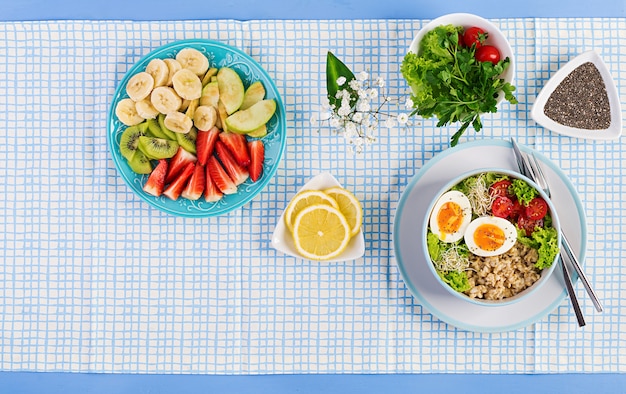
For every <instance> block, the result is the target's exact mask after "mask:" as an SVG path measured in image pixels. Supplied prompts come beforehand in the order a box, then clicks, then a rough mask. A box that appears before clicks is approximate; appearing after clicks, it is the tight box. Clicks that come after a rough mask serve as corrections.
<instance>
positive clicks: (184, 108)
mask: <svg viewBox="0 0 626 394" xmlns="http://www.w3.org/2000/svg"><path fill="white" fill-rule="evenodd" d="M191 101H192V100H183V103H182V104H181V105H180V107H179V108H178V112H187V109H189V106H190V105H191Z"/></svg>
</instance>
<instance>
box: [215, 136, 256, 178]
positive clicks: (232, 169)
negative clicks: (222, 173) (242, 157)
mask: <svg viewBox="0 0 626 394" xmlns="http://www.w3.org/2000/svg"><path fill="white" fill-rule="evenodd" d="M215 151H216V152H217V157H219V159H220V161H221V162H222V166H223V167H224V170H226V173H227V174H228V176H229V177H230V179H232V180H233V182H235V185H237V186H239V185H241V184H242V183H244V182H245V181H246V179H248V175H249V174H248V170H246V169H245V168H244V167H242V166H240V165H239V163H237V160H236V159H235V158H234V157H233V155H232V154H231V153H230V150H229V149H228V148H227V147H226V145H225V144H224V143H223V142H222V141H217V142H216V143H215Z"/></svg>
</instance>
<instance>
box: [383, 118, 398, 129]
mask: <svg viewBox="0 0 626 394" xmlns="http://www.w3.org/2000/svg"><path fill="white" fill-rule="evenodd" d="M395 126H396V120H395V119H394V118H388V119H387V120H385V127H387V128H388V129H393V128H394V127H395Z"/></svg>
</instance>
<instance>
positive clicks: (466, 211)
mask: <svg viewBox="0 0 626 394" xmlns="http://www.w3.org/2000/svg"><path fill="white" fill-rule="evenodd" d="M447 202H453V203H455V204H457V205H458V206H459V207H460V208H461V212H462V215H463V219H462V223H461V225H460V226H459V229H458V230H457V231H454V232H452V233H445V232H443V231H442V230H441V228H440V227H439V223H438V222H437V215H438V214H439V211H440V210H441V208H442V206H443V205H444V204H445V203H447ZM471 220H472V206H471V204H470V201H469V199H468V198H467V196H466V195H465V194H463V193H461V192H460V191H457V190H451V191H449V192H446V193H444V194H442V195H441V197H439V199H438V200H437V202H436V203H435V206H434V207H433V210H432V212H431V214H430V223H429V224H430V231H432V232H433V234H435V235H436V236H438V237H439V239H440V240H442V241H443V242H447V243H452V242H456V241H458V240H460V239H461V238H463V235H464V234H465V231H466V229H467V226H469V224H470V222H471Z"/></svg>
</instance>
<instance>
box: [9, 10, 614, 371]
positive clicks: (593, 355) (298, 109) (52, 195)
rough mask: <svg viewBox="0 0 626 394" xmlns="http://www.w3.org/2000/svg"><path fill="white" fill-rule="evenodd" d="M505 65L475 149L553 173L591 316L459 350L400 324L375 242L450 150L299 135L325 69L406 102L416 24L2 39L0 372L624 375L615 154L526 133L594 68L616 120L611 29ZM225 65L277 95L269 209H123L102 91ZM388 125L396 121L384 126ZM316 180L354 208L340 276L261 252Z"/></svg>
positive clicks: (530, 32) (447, 340)
mask: <svg viewBox="0 0 626 394" xmlns="http://www.w3.org/2000/svg"><path fill="white" fill-rule="evenodd" d="M494 22H495V23H496V24H497V25H499V26H500V27H501V28H502V30H503V31H504V33H505V34H506V35H507V36H508V37H509V39H510V41H511V44H512V47H513V50H514V52H515V54H516V55H517V75H516V85H517V87H518V90H517V93H516V94H517V97H518V99H519V101H520V104H518V105H517V106H514V107H513V106H510V105H508V104H504V105H502V106H501V108H500V110H499V112H498V113H497V114H494V115H492V116H489V117H485V119H484V123H485V129H484V130H483V132H482V133H481V134H478V135H477V134H475V133H473V132H468V133H467V136H466V137H464V140H466V141H467V140H473V139H480V138H484V137H493V138H508V137H509V136H514V137H516V138H517V139H518V140H519V141H520V142H521V143H523V144H527V145H530V146H534V147H536V148H537V149H538V150H539V151H541V152H543V153H544V154H546V155H547V156H548V157H550V158H551V159H552V160H553V161H555V162H556V163H557V164H558V165H559V166H560V167H561V168H562V169H563V171H564V172H565V173H566V174H567V175H568V176H569V177H570V179H571V180H572V182H573V183H574V185H575V187H576V189H577V191H578V192H579V194H580V197H581V200H582V201H583V204H584V208H585V211H586V213H587V219H588V232H589V239H588V243H587V247H588V252H587V259H586V261H585V267H586V268H585V269H586V271H587V273H588V274H589V276H590V279H591V280H592V282H593V283H594V284H595V287H596V289H597V291H598V293H599V295H600V297H601V298H602V299H603V301H604V304H605V308H606V310H605V312H604V313H602V314H598V313H595V312H594V310H593V306H592V304H591V303H590V301H589V299H588V298H587V297H586V296H585V293H584V290H583V289H582V286H580V284H578V285H577V292H578V295H579V296H580V299H581V302H582V306H583V310H584V311H585V313H586V315H587V321H588V325H587V326H586V327H585V328H584V329H579V328H578V327H577V325H576V322H575V318H574V316H573V314H572V311H571V308H570V307H569V305H568V304H567V301H564V302H563V303H562V304H561V305H560V306H559V307H558V308H557V309H556V310H554V311H553V312H552V313H551V314H550V315H549V316H547V317H546V318H544V319H543V320H541V321H540V322H537V323H536V324H533V325H531V326H529V327H527V328H523V329H520V330H517V331H512V332H507V333H501V334H481V333H474V332H467V331H463V330H460V329H457V328H455V327H453V326H450V325H447V324H445V323H443V322H441V321H440V320H439V319H437V318H436V317H434V316H433V315H431V314H430V313H428V312H427V311H426V310H425V309H423V308H422V306H421V305H420V304H419V303H418V302H416V300H415V299H414V298H413V297H412V296H411V293H410V292H409V290H408V289H407V287H406V286H405V284H404V282H403V281H402V279H401V277H400V274H399V271H398V268H397V266H396V263H395V260H394V256H393V245H392V225H393V223H392V221H393V216H394V213H395V210H396V207H397V203H398V200H399V198H400V195H401V193H402V191H403V190H404V188H405V187H406V185H407V184H408V182H409V181H410V180H411V178H412V177H413V176H414V175H415V173H416V172H417V170H418V169H419V168H421V167H422V166H423V165H424V164H425V163H426V162H427V161H428V160H429V159H430V158H432V157H433V155H435V154H436V153H438V152H440V151H442V150H444V149H445V148H446V147H447V144H448V139H449V136H450V135H451V133H452V132H453V131H454V130H455V128H454V127H452V128H444V129H439V128H436V127H435V121H434V120H420V121H419V122H418V123H417V124H416V125H415V126H414V127H413V128H412V129H410V130H404V129H400V128H395V129H386V128H381V129H379V130H378V132H377V141H376V143H375V144H374V145H371V146H369V147H368V148H367V150H366V152H365V153H364V154H362V155H360V156H353V155H350V154H348V153H347V152H346V149H345V143H344V140H343V138H342V137H341V136H340V135H337V134H335V133H333V132H332V131H331V130H330V129H329V128H325V127H322V128H319V127H314V126H311V125H310V123H309V122H308V120H309V118H310V117H311V116H312V114H314V113H315V112H316V111H318V109H319V104H320V102H321V99H322V97H323V96H324V95H325V94H326V91H325V74H324V70H325V59H326V52H327V51H328V50H331V51H333V52H334V53H335V54H336V55H337V56H339V57H340V58H341V59H342V60H343V61H344V62H345V63H346V64H348V65H349V66H350V67H351V68H352V69H353V70H355V71H361V70H363V71H369V72H370V73H371V74H372V75H378V76H382V77H383V78H385V80H386V82H387V84H386V87H387V89H388V94H389V95H391V96H392V97H399V98H404V97H406V95H407V93H408V88H407V86H406V83H405V82H404V80H403V79H402V77H401V76H400V73H399V65H400V62H401V60H402V58H403V56H404V54H405V52H406V49H407V48H408V46H409V44H410V42H411V40H412V39H413V36H414V35H415V34H416V32H417V31H418V30H419V28H420V27H421V26H422V25H423V24H424V21H417V20H356V21H249V22H236V21H185V22H177V21H172V22H158V23H157V22H154V23H150V22H130V21H100V22H96V21H59V22H51V21H44V22H15V23H13V22H11V23H1V24H0V125H1V126H2V127H1V133H2V134H3V135H4V137H5V138H3V140H2V141H3V143H2V144H0V157H1V158H2V159H1V160H0V183H1V185H2V187H1V188H0V215H1V217H0V369H2V370H12V371H27V370H37V371H75V372H79V371H80V372H87V371H90V372H129V373H203V374H244V373H245V374H265V373H408V372H411V373H419V372H430V373H432V372H477V373H481V372H484V373H495V372H502V373H534V372H537V373H551V372H626V334H625V333H626V300H624V297H622V296H621V293H622V292H623V290H624V289H625V288H626V265H625V264H623V262H624V261H626V259H625V257H626V256H625V254H626V230H625V228H626V226H624V225H625V224H626V220H625V218H626V208H624V205H623V204H622V200H623V196H624V195H626V182H624V179H626V178H625V175H626V170H625V169H626V147H624V144H623V143H622V142H621V140H620V141H613V142H590V141H584V140H576V139H571V138H566V137H561V136H559V135H556V134H553V133H551V132H548V131H546V130H544V129H542V128H540V127H538V126H537V125H536V124H535V123H534V122H533V121H532V120H530V118H529V110H530V106H531V105H532V102H533V100H534V97H535V96H536V94H537V93H538V91H539V89H540V88H541V86H543V84H544V83H545V82H546V80H547V79H548V78H549V76H550V75H551V74H552V73H554V72H555V71H556V70H557V69H558V68H559V67H560V66H561V65H562V64H564V63H565V62H566V61H567V60H569V59H570V58H572V57H573V56H574V55H576V54H579V53H582V52H583V51H586V50H588V49H592V48H595V49H599V50H600V51H601V53H602V56H603V59H604V60H605V61H606V63H607V64H608V67H609V69H610V71H611V73H612V75H613V77H614V78H615V80H616V82H617V84H618V87H619V92H620V95H621V100H622V101H625V100H624V94H625V93H626V91H625V90H624V89H626V84H625V82H626V81H625V78H626V76H625V75H624V72H623V71H622V70H621V68H623V66H622V65H623V64H626V33H625V32H626V21H624V20H623V19H538V20H534V19H507V20H495V21H494ZM185 38H207V39H213V40H218V41H221V42H224V43H226V44H230V45H233V46H236V47H238V48H240V49H242V50H243V51H245V52H247V53H248V54H250V55H251V56H252V57H253V58H255V59H256V60H257V61H258V62H260V63H261V64H262V65H263V66H264V67H265V68H266V70H267V71H268V73H269V74H270V75H271V76H272V77H273V78H274V80H275V82H276V85H277V86H278V88H279V90H280V92H281V94H282V98H283V100H284V102H285V105H286V112H287V128H288V142H287V148H286V153H285V156H284V159H283V162H282V164H281V166H280V168H279V170H278V172H277V174H276V175H275V177H274V178H273V179H272V181H271V182H270V183H269V185H268V186H267V188H266V189H265V190H264V191H263V192H262V193H261V194H260V195H258V196H257V198H255V199H254V201H252V202H251V203H249V204H247V205H246V206H245V207H243V208H242V209H240V210H237V211H235V212H232V213H230V214H227V215H224V216H220V217H216V218H208V219H185V218H178V217H173V216H170V215H167V214H165V213H162V212H160V211H158V210H155V209H153V208H151V207H150V206H148V205H147V204H146V203H144V202H142V201H141V200H140V199H139V198H138V197H136V196H135V195H134V194H133V193H132V192H131V191H130V189H129V188H128V187H127V186H126V185H125V183H124V182H123V181H122V180H121V178H120V177H119V176H118V174H117V171H116V169H115V167H114V165H113V162H112V160H111V156H110V153H109V152H108V150H107V144H106V116H107V111H108V109H109V105H110V100H111V97H112V95H113V92H114V90H115V88H116V85H117V83H118V81H119V80H120V79H121V78H122V77H123V75H124V73H125V72H126V71H127V70H128V69H129V68H130V67H131V65H132V64H133V63H134V62H136V61H137V60H138V59H139V58H140V57H142V56H143V55H145V54H147V53H148V52H150V51H151V50H153V49H155V48H157V47H159V46H161V45H163V44H166V43H170V42H172V41H175V40H180V39H185ZM392 111H398V112H400V111H404V109H403V108H402V107H401V106H398V107H392ZM326 171H328V172H332V173H333V174H334V175H335V176H336V177H337V179H338V180H339V181H340V182H341V183H343V185H344V186H345V187H346V188H348V189H349V190H351V191H353V192H354V193H355V194H356V196H358V197H359V198H360V200H361V201H362V202H363V206H364V212H365V218H364V232H365V241H366V249H367V250H366V253H365V256H364V257H363V258H360V259H358V260H355V261H349V262H345V263H333V264H328V263H313V262H309V261H304V260H302V259H297V258H293V257H287V256H285V255H283V254H281V253H279V252H276V251H275V250H273V249H272V248H271V247H270V243H269V239H270V235H271V233H272V231H273V229H274V225H275V223H276V222H277V220H278V218H279V217H280V214H281V212H282V210H283V209H284V208H285V206H286V203H287V201H288V200H289V199H290V198H291V197H292V196H293V195H294V193H295V192H296V190H297V189H298V188H299V187H300V186H301V185H302V184H304V183H305V182H306V181H307V180H308V179H310V178H311V177H313V176H315V175H316V174H318V173H320V172H326Z"/></svg>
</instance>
